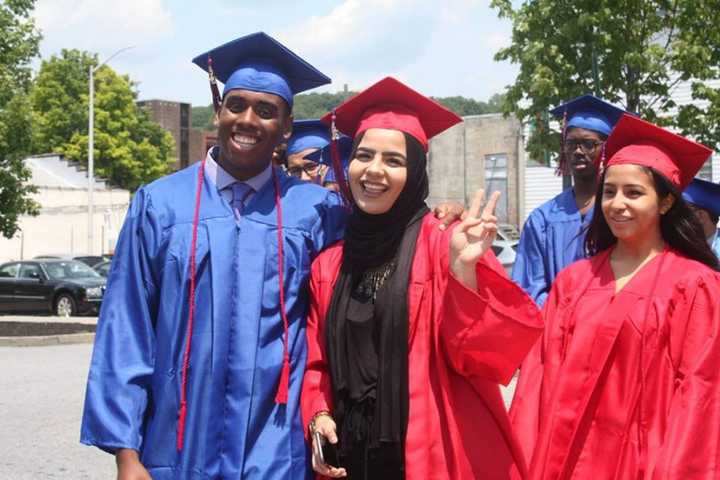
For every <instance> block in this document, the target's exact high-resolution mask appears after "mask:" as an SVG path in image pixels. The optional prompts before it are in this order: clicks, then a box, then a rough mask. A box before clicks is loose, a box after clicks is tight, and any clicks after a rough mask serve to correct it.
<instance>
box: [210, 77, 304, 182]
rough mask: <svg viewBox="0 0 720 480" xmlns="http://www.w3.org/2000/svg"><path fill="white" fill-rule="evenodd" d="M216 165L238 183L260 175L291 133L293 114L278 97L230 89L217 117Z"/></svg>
mask: <svg viewBox="0 0 720 480" xmlns="http://www.w3.org/2000/svg"><path fill="white" fill-rule="evenodd" d="M215 121H216V124H217V127H218V144H219V147H220V155H219V157H218V163H219V164H220V165H221V166H222V167H223V168H224V169H225V170H227V171H228V173H230V174H231V175H233V176H234V177H235V178H237V179H238V180H246V179H248V178H251V177H253V176H255V175H257V174H259V173H260V172H262V171H263V170H264V169H265V168H266V167H267V166H268V164H269V163H270V161H271V160H272V157H273V151H274V150H275V147H277V146H278V145H279V144H280V143H282V142H283V141H286V140H287V139H288V138H289V137H290V134H291V133H292V115H290V111H289V108H288V105H287V104H286V103H285V101H284V100H283V99H281V98H280V97H278V96H277V95H273V94H270V93H260V92H252V91H249V90H231V91H230V92H228V94H227V95H225V98H224V99H223V103H222V107H221V108H220V111H219V112H218V114H217V116H216V119H215Z"/></svg>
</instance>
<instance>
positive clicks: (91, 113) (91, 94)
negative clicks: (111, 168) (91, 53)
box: [87, 46, 133, 255]
mask: <svg viewBox="0 0 720 480" xmlns="http://www.w3.org/2000/svg"><path fill="white" fill-rule="evenodd" d="M131 48H133V47H132V46H129V47H125V48H121V49H120V50H118V51H117V52H115V53H113V54H112V55H110V56H109V57H108V58H107V60H105V61H104V62H102V63H101V64H100V65H98V66H97V67H93V66H92V65H90V67H89V68H88V71H89V73H90V78H89V80H88V219H87V223H88V232H87V254H88V255H92V254H93V253H95V252H94V249H93V243H94V232H93V207H94V205H93V192H94V190H95V151H94V149H95V128H94V127H95V125H94V124H95V108H94V107H95V106H94V104H95V72H96V71H97V70H98V69H99V68H100V67H102V66H103V65H105V64H106V63H108V62H109V61H110V60H112V59H113V58H115V57H116V56H117V55H119V54H120V53H122V52H124V51H125V50H130V49H131Z"/></svg>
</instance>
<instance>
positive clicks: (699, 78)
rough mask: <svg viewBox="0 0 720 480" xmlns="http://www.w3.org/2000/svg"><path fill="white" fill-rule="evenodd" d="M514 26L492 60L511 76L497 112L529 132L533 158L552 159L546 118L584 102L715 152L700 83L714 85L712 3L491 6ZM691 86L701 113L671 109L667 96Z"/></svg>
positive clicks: (716, 108)
mask: <svg viewBox="0 0 720 480" xmlns="http://www.w3.org/2000/svg"><path fill="white" fill-rule="evenodd" d="M491 5H492V6H493V7H494V8H496V9H497V11H498V15H499V16H500V17H501V18H508V19H510V20H511V21H512V23H513V33H512V44H511V45H510V46H509V47H507V48H503V49H501V50H500V51H499V52H498V53H497V54H496V56H495V59H496V60H500V61H502V60H509V61H511V62H513V63H517V64H519V66H520V72H519V74H518V77H517V79H516V81H515V83H514V84H513V85H512V86H510V87H508V89H507V91H506V92H505V98H504V101H503V104H502V108H503V111H504V112H505V113H508V114H509V113H514V114H515V115H517V116H518V117H519V118H520V119H521V120H522V121H529V122H531V123H532V124H534V125H535V127H536V128H534V129H533V135H532V136H531V139H530V142H529V149H530V152H531V154H532V155H533V157H535V158H541V157H542V152H546V151H553V152H554V151H557V149H558V142H559V139H558V135H559V134H558V132H557V131H553V130H551V129H550V128H548V125H547V113H546V112H547V111H548V110H549V109H550V108H551V107H553V106H555V105H558V104H560V103H562V102H563V101H566V100H569V99H571V98H573V97H576V96H578V95H582V94H585V93H588V92H593V91H596V92H599V95H600V96H601V97H603V98H605V99H606V100H608V101H610V102H614V103H616V104H620V105H622V106H624V107H625V108H627V109H628V110H630V111H632V112H636V113H638V114H639V115H641V116H642V117H643V118H645V119H647V120H649V121H653V122H658V123H660V124H662V125H666V126H672V127H676V128H678V129H679V130H681V131H682V133H683V134H686V135H691V136H693V137H695V138H697V139H698V140H699V141H701V142H703V143H706V144H708V145H710V146H713V147H717V146H718V144H720V91H718V90H713V89H711V88H708V87H707V86H706V85H704V84H703V80H707V79H710V78H720V38H719V35H720V34H719V33H718V25H719V24H720V9H719V8H718V3H717V0H642V1H639V0H572V1H570V0H534V1H532V2H523V3H522V4H520V5H519V6H517V8H515V7H514V6H513V2H512V1H511V0H493V1H492V2H491ZM691 79H694V80H695V81H696V83H695V85H694V89H693V97H694V98H695V99H705V100H708V101H710V102H711V106H710V107H709V108H707V109H703V110H700V109H698V108H696V107H692V106H682V107H680V108H679V114H678V115H676V116H670V114H671V112H672V110H673V108H675V107H676V105H675V103H674V102H673V101H672V99H671V98H670V95H671V93H672V89H673V87H674V86H676V85H677V84H678V83H679V82H681V81H686V80H691Z"/></svg>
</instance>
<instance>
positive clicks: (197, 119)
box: [192, 92, 503, 132]
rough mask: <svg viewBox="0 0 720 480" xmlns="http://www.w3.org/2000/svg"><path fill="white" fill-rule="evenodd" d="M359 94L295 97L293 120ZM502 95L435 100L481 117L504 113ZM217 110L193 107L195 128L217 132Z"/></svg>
mask: <svg viewBox="0 0 720 480" xmlns="http://www.w3.org/2000/svg"><path fill="white" fill-rule="evenodd" d="M356 93H357V92H336V93H315V92H313V93H303V94H300V95H296V96H295V104H294V106H293V116H294V118H295V120H307V119H313V118H320V117H322V116H323V115H325V114H326V113H327V112H329V111H331V110H332V109H333V108H335V107H337V106H338V105H340V104H341V103H342V102H344V101H345V100H347V99H348V98H350V97H351V96H353V95H355V94H356ZM502 98H503V96H502V95H501V94H495V95H493V96H492V97H491V98H490V100H489V101H488V102H487V103H486V102H482V101H478V100H473V99H472V98H466V97H460V96H455V97H439V98H434V100H435V101H437V102H438V103H440V104H442V105H444V106H446V107H447V108H449V109H450V110H452V111H454V112H455V113H457V114H458V115H460V116H465V115H481V114H484V113H501V112H502ZM214 116H215V114H214V111H213V106H212V105H208V106H206V107H203V106H199V107H192V126H193V127H194V128H201V129H203V130H205V131H208V132H213V131H215V126H214V124H213V119H214Z"/></svg>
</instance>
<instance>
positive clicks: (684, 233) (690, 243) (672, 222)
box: [585, 165, 720, 271]
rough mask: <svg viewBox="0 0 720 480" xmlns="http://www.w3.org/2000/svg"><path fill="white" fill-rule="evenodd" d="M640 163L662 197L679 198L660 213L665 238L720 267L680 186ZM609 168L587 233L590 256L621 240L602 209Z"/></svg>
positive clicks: (691, 255)
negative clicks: (613, 231)
mask: <svg viewBox="0 0 720 480" xmlns="http://www.w3.org/2000/svg"><path fill="white" fill-rule="evenodd" d="M638 167H640V168H642V169H643V170H644V171H645V172H647V173H648V174H649V175H651V176H652V178H653V182H654V187H655V191H656V192H657V195H658V197H659V198H661V199H662V198H665V197H667V196H668V195H672V196H673V197H674V198H675V202H674V203H673V205H672V207H671V208H670V210H668V211H667V212H666V213H665V214H664V215H662V216H661V217H660V232H661V234H662V237H663V240H665V242H667V243H668V244H669V245H670V247H672V248H673V249H675V250H677V251H678V252H680V253H682V254H683V255H685V256H686V257H688V258H691V259H693V260H697V261H698V262H700V263H704V264H705V265H707V266H708V267H710V268H712V269H713V270H717V271H720V264H719V263H718V258H717V257H716V256H715V254H714V253H713V251H712V250H711V249H710V246H709V245H708V243H707V240H706V239H705V233H704V232H703V228H702V225H700V222H699V221H698V220H697V218H696V217H695V214H694V213H693V211H692V210H691V209H690V206H689V205H688V204H687V202H685V200H684V199H683V198H682V195H680V192H679V191H678V189H677V188H675V186H674V185H673V184H672V183H670V181H669V180H668V179H667V178H665V176H663V175H662V174H660V173H658V172H657V171H656V170H655V169H653V168H649V167H645V166H641V165H638ZM606 172H607V170H605V172H603V173H602V175H601V176H600V179H599V182H598V189H597V192H596V194H595V208H594V211H593V218H592V221H591V222H590V227H589V228H588V232H587V236H586V237H585V251H586V253H587V254H588V255H589V256H591V255H595V254H597V253H599V252H601V251H603V250H605V249H607V248H610V247H612V246H613V245H615V244H616V243H617V237H615V235H613V233H612V231H611V230H610V226H609V225H608V224H607V221H606V220H605V215H604V214H603V211H602V197H603V184H604V183H605V174H606Z"/></svg>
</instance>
